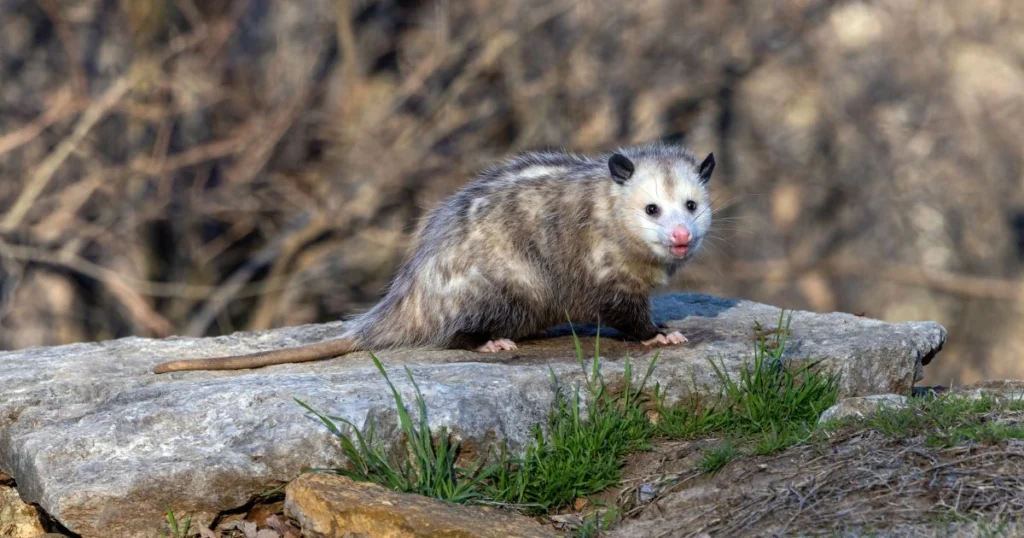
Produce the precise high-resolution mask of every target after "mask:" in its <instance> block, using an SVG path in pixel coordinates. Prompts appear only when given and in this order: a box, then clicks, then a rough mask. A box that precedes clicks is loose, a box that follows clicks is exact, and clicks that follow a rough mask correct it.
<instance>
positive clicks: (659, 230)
mask: <svg viewBox="0 0 1024 538" xmlns="http://www.w3.org/2000/svg"><path fill="white" fill-rule="evenodd" d="M608 169H609V171H610V172H611V176H612V180H613V181H615V183H617V184H618V185H619V188H620V189H621V197H620V207H619V215H618V216H619V218H621V219H623V220H622V224H623V227H624V228H626V229H627V230H628V232H629V233H631V234H632V235H633V236H634V237H635V238H636V239H638V240H639V241H641V242H643V243H644V244H645V245H647V246H648V247H649V248H650V249H651V252H652V253H653V254H654V255H655V256H656V257H657V258H659V259H661V260H663V261H665V262H669V263H670V262H674V261H681V260H685V259H687V258H690V257H691V256H693V255H694V254H695V253H696V252H698V251H699V250H700V247H701V245H702V243H703V241H704V237H705V235H706V234H707V232H708V229H709V228H710V227H711V200H710V198H709V195H708V188H707V184H708V180H710V179H711V173H712V172H713V171H714V169H715V156H714V154H708V156H707V157H706V158H705V159H704V160H703V161H702V162H701V163H700V164H697V163H696V160H695V159H693V158H692V157H691V156H690V155H689V153H686V152H685V150H682V149H679V150H678V151H673V150H672V148H659V151H656V152H649V153H638V154H633V155H630V156H628V157H627V156H626V155H623V154H622V153H615V154H613V155H611V157H609V158H608Z"/></svg>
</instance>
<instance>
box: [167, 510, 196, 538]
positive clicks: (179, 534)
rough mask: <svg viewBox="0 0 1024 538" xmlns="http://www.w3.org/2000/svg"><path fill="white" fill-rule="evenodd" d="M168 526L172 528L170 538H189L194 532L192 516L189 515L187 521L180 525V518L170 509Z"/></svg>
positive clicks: (168, 511)
mask: <svg viewBox="0 0 1024 538" xmlns="http://www.w3.org/2000/svg"><path fill="white" fill-rule="evenodd" d="M167 526H168V527H170V534H169V535H168V536H169V537H170V538H187V537H188V536H189V534H190V531H191V530H192V516H191V515H189V516H188V517H187V518H185V521H184V522H183V523H182V524H181V525H179V524H178V518H177V517H176V516H175V515H174V511H173V510H171V509H170V508H168V509H167Z"/></svg>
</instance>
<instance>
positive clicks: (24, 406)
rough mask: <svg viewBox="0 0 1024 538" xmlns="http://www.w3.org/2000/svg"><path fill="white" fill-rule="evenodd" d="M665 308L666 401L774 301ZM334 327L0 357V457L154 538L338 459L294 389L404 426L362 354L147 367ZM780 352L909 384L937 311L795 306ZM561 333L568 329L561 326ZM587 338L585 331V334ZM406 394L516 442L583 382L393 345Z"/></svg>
mask: <svg viewBox="0 0 1024 538" xmlns="http://www.w3.org/2000/svg"><path fill="white" fill-rule="evenodd" d="M654 307H655V312H656V316H657V317H658V319H659V321H662V322H664V323H665V324H666V325H667V326H669V327H671V328H673V329H678V330H680V331H682V332H683V333H684V334H686V335H687V336H688V337H689V338H690V342H689V343H688V344H685V345H683V346H679V347H674V348H666V349H662V350H661V351H660V359H659V361H658V364H657V367H656V368H655V370H654V375H653V376H652V378H651V381H650V383H651V385H650V386H653V384H654V383H658V384H660V386H661V388H662V390H663V391H664V392H665V395H666V398H667V401H668V402H669V403H671V402H673V401H678V400H680V399H682V398H684V397H686V396H687V395H689V394H693V393H704V394H708V393H716V392H717V387H718V383H717V381H716V378H715V374H714V370H713V368H712V367H711V362H710V361H711V360H714V361H715V362H716V363H718V364H720V365H724V367H725V370H726V372H728V373H729V375H733V376H735V375H736V374H737V373H738V372H739V371H740V370H741V369H742V368H743V367H744V363H745V361H749V360H750V359H751V357H752V355H753V350H754V341H753V338H752V334H753V327H754V325H755V323H759V324H760V325H762V326H765V327H774V326H775V325H776V324H777V322H778V320H779V316H780V310H779V309H777V308H775V307H772V306H768V305H763V304H758V303H753V302H748V301H739V300H733V299H721V298H716V297H711V296H707V295H697V294H683V295H670V296H665V297H660V298H657V299H655V301H654ZM343 327H344V324H343V323H340V322H339V323H330V324H324V325H309V326H302V327H292V328H285V329H278V330H273V331H266V332H262V333H236V334H234V335H230V336H224V337H218V338H168V339H163V340H152V339H144V338H125V339H121V340H115V341H108V342H99V343H92V344H75V345H69V346H60V347H50V348H36V349H26V350H21V351H16V352H9V353H4V354H0V387H3V389H2V393H0V471H3V472H6V473H8V474H10V475H11V476H13V477H14V479H15V480H16V482H17V487H18V491H19V493H20V494H21V497H22V498H23V499H24V500H25V502H29V503H35V504H38V505H39V506H41V507H42V508H43V509H44V510H45V511H46V512H48V513H49V514H50V515H51V516H53V517H54V518H55V519H56V520H57V521H59V522H60V523H61V524H63V525H64V526H65V527H67V528H68V529H70V530H71V531H74V532H77V533H80V534H82V535H83V536H86V537H89V536H123V537H134V536H149V535H152V533H153V531H154V530H155V529H157V528H159V527H160V525H161V524H162V521H163V513H164V512H165V511H166V509H167V508H172V509H173V510H174V511H175V512H176V513H179V514H183V513H190V514H193V516H194V518H195V520H196V521H198V522H209V521H210V520H211V519H212V518H213V517H214V515H215V514H217V513H218V512H221V511H223V510H226V509H230V508H234V507H238V506H241V505H243V504H245V503H246V502H247V500H249V499H250V498H251V497H252V496H253V495H254V494H257V493H260V492H262V491H265V490H266V489H268V488H269V487H272V486H275V485H279V484H281V483H284V482H285V481H288V480H291V479H293V478H295V477H296V476H297V475H298V474H299V473H300V472H301V471H302V470H304V469H308V468H311V467H332V466H339V465H341V464H342V463H343V461H344V458H343V456H342V455H341V451H340V449H339V444H338V442H337V440H336V439H335V438H334V437H332V436H331V435H330V434H329V432H328V431H327V430H326V429H325V428H324V427H323V425H322V424H321V423H319V422H318V421H317V420H315V419H314V418H313V417H312V416H310V415H309V414H308V413H306V412H304V410H303V409H301V408H300V407H299V406H298V405H297V404H296V403H295V402H294V401H293V397H295V398H299V399H301V400H303V401H305V402H307V403H309V404H310V405H312V406H313V407H314V408H315V409H318V410H320V411H323V412H327V413H329V414H331V415H334V416H341V417H345V418H347V419H348V420H351V421H352V422H354V423H355V424H363V423H364V421H365V420H366V418H367V416H369V415H373V416H374V417H375V418H376V420H377V423H378V425H379V427H378V433H380V434H381V435H382V436H383V437H384V438H385V440H387V441H391V442H393V441H394V440H395V439H397V438H398V432H397V431H396V428H395V427H394V425H395V424H396V415H395V413H394V409H393V405H394V403H393V401H392V400H391V397H390V395H389V393H388V392H387V387H386V385H385V383H384V380H383V379H382V378H381V376H380V373H379V372H377V370H376V369H375V368H374V366H373V365H372V363H371V361H370V360H369V355H368V354H366V353H354V354H350V355H347V356H345V357H342V358H338V359H332V360H328V361H322V362H316V363H304V364H293V365H281V366H274V367H269V368H263V369H259V370H250V371H240V372H182V373H175V374H165V375H155V374H153V373H151V372H152V369H153V367H154V366H155V365H156V364H157V363H160V362H163V361H166V360H174V359H185V358H198V357H208V356H219V355H225V354H234V353H244V352H251V351H261V350H267V349H274V348H279V347H286V346H292V345H296V344H302V343H308V342H313V341H318V340H322V339H325V338H330V337H333V336H336V335H338V334H340V333H341V332H342V330H343ZM790 329H791V335H790V339H789V342H788V344H787V346H786V356H787V357H789V358H791V359H792V360H794V361H797V362H800V361H805V360H821V361H822V365H823V366H824V367H825V368H828V369H831V370H834V371H837V372H839V373H840V374H841V376H842V377H841V390H842V392H843V395H844V396H862V395H868V394H887V393H896V394H909V393H910V390H911V387H912V385H913V383H914V382H915V381H917V380H919V379H920V378H921V374H922V366H923V364H927V363H928V361H930V360H931V358H932V357H933V356H934V355H935V353H937V352H938V351H939V349H941V347H942V344H943V342H944V340H945V337H946V331H945V330H944V329H943V328H942V327H941V326H939V325H937V324H935V323H930V322H913V323H899V324H890V323H884V322H881V321H877V320H872V319H866V318H860V317H855V316H852V315H847V314H838V313H833V314H814V313H810V312H793V313H792V325H791V327H790ZM553 334H554V335H559V334H564V331H554V332H553ZM583 341H584V344H585V346H586V347H587V348H588V349H592V345H593V338H584V339H583ZM627 352H628V353H629V354H630V356H632V357H633V360H634V364H635V367H634V376H635V378H636V379H637V380H639V378H640V376H641V375H642V374H643V371H644V370H645V368H646V365H647V364H648V362H649V361H650V359H651V355H652V353H651V351H650V350H647V349H645V348H643V347H641V346H636V345H628V344H626V343H624V342H621V341H614V340H611V339H603V340H602V341H601V355H602V357H603V358H604V362H603V363H602V372H603V374H604V376H605V378H606V380H607V381H608V382H609V383H610V384H611V385H613V386H614V385H615V384H619V385H621V383H622V381H623V375H622V373H623V364H624V361H623V360H622V359H623V357H624V356H625V354H626V353H627ZM379 358H380V359H381V361H383V362H384V364H385V365H386V366H387V367H388V371H389V375H390V377H391V379H392V380H393V381H394V382H395V384H396V385H397V386H398V388H399V390H400V391H402V392H403V395H404V396H405V397H406V398H407V400H411V398H412V387H411V385H410V384H409V383H408V381H407V380H406V379H405V376H404V372H403V370H402V369H401V367H400V366H401V365H408V367H409V369H410V370H411V371H412V373H413V375H414V376H415V378H416V380H417V382H418V383H419V385H420V388H421V390H422V392H423V395H424V398H425V400H426V402H427V405H428V408H429V414H430V417H429V418H430V423H431V424H432V426H434V427H440V426H442V425H444V426H447V427H448V428H449V429H450V430H452V431H453V432H454V433H455V435H456V436H458V437H459V438H460V439H462V440H463V441H464V442H465V445H466V446H468V447H473V446H478V447H479V446H481V444H485V443H490V442H492V441H493V440H495V439H502V438H504V439H508V440H509V441H510V443H511V444H512V445H513V446H520V447H521V446H523V445H524V443H526V442H528V440H529V439H530V429H531V427H532V426H533V425H534V424H538V423H544V422H545V420H546V418H547V414H548V410H549V409H550V406H551V403H552V400H553V391H552V387H551V381H550V372H551V371H553V372H554V373H555V375H556V377H557V379H558V381H559V383H560V384H562V385H563V386H566V387H568V386H571V385H573V384H576V383H579V382H581V381H582V380H583V379H584V378H583V373H582V371H581V369H580V366H579V364H578V363H577V360H576V356H575V352H574V350H573V347H572V343H571V339H570V338H569V337H566V336H556V337H553V338H548V339H543V340H534V341H527V342H522V343H521V345H520V348H519V350H518V351H516V352H504V353H498V354H493V355H488V354H478V353H474V352H470V351H429V350H399V351H393V352H386V353H380V354H379Z"/></svg>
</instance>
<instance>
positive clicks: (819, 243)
mask: <svg viewBox="0 0 1024 538" xmlns="http://www.w3.org/2000/svg"><path fill="white" fill-rule="evenodd" d="M653 140H665V141H671V142H678V143H683V144H686V145H688V146H689V147H691V148H692V149H693V150H694V151H695V152H697V153H698V154H701V155H703V154H706V153H707V152H711V151H713V152H714V153H715V156H716V157H717V160H718V163H719V164H718V168H717V170H716V175H715V177H714V178H713V180H712V190H713V194H714V198H715V201H716V204H715V205H716V207H717V208H718V212H717V222H716V224H715V231H714V235H715V239H714V241H713V242H712V244H711V245H710V246H709V248H708V249H706V250H705V251H704V253H703V257H702V259H701V260H700V261H699V262H698V263H696V264H694V265H693V266H691V267H690V268H688V269H687V270H685V271H684V273H683V274H681V275H679V276H678V277H677V278H676V279H675V280H674V281H673V283H672V288H674V289H678V290H688V291H702V292H709V293H715V294H721V295H726V296H736V297H742V298H747V299H753V300H757V301H764V302H769V303H773V304H776V305H779V306H783V307H787V308H800V309H808V310H815V311H832V310H841V311H846V312H863V313H864V314H866V315H867V316H870V317H876V318H881V319H885V320H890V321H903V320H922V319H928V320H937V321H939V322H941V323H943V324H944V325H945V326H946V327H947V328H948V329H949V343H948V345H947V347H946V349H945V350H944V351H943V352H942V353H941V354H940V355H939V357H938V359H937V360H936V361H935V362H933V363H932V364H931V365H930V366H929V367H928V368H927V369H926V372H927V374H926V375H927V378H926V380H925V382H926V383H941V384H949V383H966V382H971V381H975V380H979V379H991V378H1005V377H1024V361H1022V360H1021V357H1022V356H1024V355H1022V348H1024V332H1021V331H1020V328H1021V327H1022V321H1024V283H1022V282H1024V281H1022V280H1020V279H1019V273H1020V269H1021V266H1022V255H1024V2H1022V1H1020V0H980V1H975V2H965V1H963V0H885V1H833V2H826V1H815V0H773V1H763V0H762V1H754V0H747V1H739V0H737V1H729V2H725V1H707V0H643V1H637V2H618V1H615V0H577V1H561V2H560V1H551V2H539V1H532V0H512V1H506V0H463V1H451V0H436V1H425V2H413V1H401V0H384V1H371V0H362V1H357V0H337V1H331V0H277V1H275V0H120V1H118V0H0V347H2V348H4V349H17V348H23V347H27V346H36V345H53V344H64V343H71V342H80V341H92V340H101V339H109V338H116V337H123V336H128V335H142V336H151V337H161V336H167V335H172V334H181V335H191V336H200V335H216V334H224V333H228V332H232V331H235V330H254V329H265V328H270V327H277V326H283V325H295V324H301V323H308V322H315V321H327V320H334V319H338V318H341V317H344V316H346V315H349V314H351V313H353V312H355V311H358V310H360V309H363V308H366V307H368V306H369V305H371V304H373V303H374V302H375V301H376V300H377V299H378V297H379V296H380V294H381V292H382V290H383V288H384V286H385V285H386V284H387V282H388V280H389V278H390V276H391V275H392V274H393V272H394V271H395V269H396V264H398V263H399V262H400V260H401V259H402V256H403V254H404V253H405V249H406V247H407V245H408V239H409V234H410V232H411V231H412V229H413V227H414V225H415V222H416V221H417V219H419V218H421V217H422V216H423V215H424V213H425V211H427V210H429V209H430V208H432V207H433V206H434V205H435V204H437V203H438V202H439V201H440V200H442V199H443V198H444V197H445V196H447V195H448V194H450V193H452V192H453V191H455V190H456V189H457V188H459V187H460V186H461V185H463V184H465V183H466V182H467V181H469V180H470V178H471V177H472V174H473V173H474V171H476V170H478V169H480V168H481V167H483V166H485V165H487V164H489V163H491V162H493V161H494V160H496V159H500V158H502V157H505V156H507V155H509V154H510V153H513V152H517V151H522V150H527V149H542V148H568V149H572V150H575V151H581V152H591V151H595V152H596V151H605V150H609V149H612V148H614V147H616V146H619V145H628V144H635V143H644V142H649V141H653Z"/></svg>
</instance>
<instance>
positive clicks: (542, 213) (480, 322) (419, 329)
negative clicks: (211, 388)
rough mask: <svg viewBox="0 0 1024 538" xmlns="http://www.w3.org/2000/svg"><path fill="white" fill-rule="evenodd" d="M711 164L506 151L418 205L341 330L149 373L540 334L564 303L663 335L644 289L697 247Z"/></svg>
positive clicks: (560, 314)
mask: <svg viewBox="0 0 1024 538" xmlns="http://www.w3.org/2000/svg"><path fill="white" fill-rule="evenodd" d="M714 166H715V162H714V156H713V155H708V156H707V158H705V159H704V160H703V161H701V162H700V163H698V162H697V159H695V158H694V156H693V154H691V153H690V152H689V151H688V150H686V149H684V148H682V147H679V146H670V145H661V144H653V145H646V146H641V147H634V148H624V149H620V150H619V151H618V152H615V153H608V154H604V155H598V156H593V157H588V156H581V155H574V154H571V153H564V152H531V153H525V154H523V155H520V156H518V157H514V158H512V159H510V160H508V161H506V162H504V163H502V164H499V165H497V166H493V167H491V168H488V169H487V170H485V171H483V172H482V173H480V175H479V176H478V177H477V178H476V179H475V180H474V181H472V182H471V183H469V184H468V185H466V187H465V188H463V189H461V190H460V191H459V192H457V193H455V194H454V195H453V196H452V197H451V198H449V199H448V200H446V201H445V202H444V203H442V204H441V205H440V206H439V207H437V208H436V209H434V210H433V211H432V212H431V213H430V214H429V215H428V216H427V218H426V219H425V220H424V222H423V225H422V226H421V227H420V229H419V230H418V232H417V233H416V237H415V240H414V243H413V246H412V249H411V251H410V253H409V255H408V257H407V259H406V261H405V263H404V264H403V266H402V267H401V269H400V270H399V271H398V274H397V275H396V276H395V278H394V280H393V282H392V283H391V285H390V287H389V289H388V292H387V295H385V297H384V298H383V299H382V300H381V301H380V303H378V304H377V305H376V306H374V307H373V308H371V309H370V310H369V311H367V312H365V313H363V314H361V315H358V316H356V317H355V318H354V319H353V320H352V325H351V328H350V329H349V330H348V331H347V332H346V334H345V335H343V336H342V337H341V338H339V339H336V340H330V341H327V342H321V343H317V344H310V345H306V346H299V347H294V348H286V349H278V350H273V351H267V352H260V353H254V354H250V355H241V356H234V357H220V358H213V359H194V360H187V361H175V362H169V363H164V364H161V365H158V366H157V367H156V369H155V371H156V372H157V373H164V372H172V371H179V370H210V369H239V368H255V367H259V366H267V365H271V364H282V363H287V362H301V361H309V360H318V359H322V358H328V357H333V356H337V355H340V354H344V353H348V352H351V351H356V350H361V349H362V350H371V351H372V350H382V349H389V348H395V347H442V348H454V347H468V348H475V347H477V346H480V345H481V344H483V343H485V342H488V341H490V340H499V339H511V340H515V339H518V338H523V337H525V336H530V335H535V334H538V333H540V332H541V331H543V330H545V329H548V328H551V327H553V326H555V325H558V324H560V323H562V322H564V321H566V315H567V314H568V316H569V318H570V319H571V320H572V321H574V322H599V323H601V324H602V325H604V326H610V327H612V328H614V329H617V330H618V331H620V332H621V333H622V334H623V335H625V336H626V337H627V338H633V339H637V340H650V339H651V338H652V337H656V336H658V335H659V334H660V333H659V331H658V327H656V326H655V324H654V322H653V320H652V318H651V312H650V306H649V301H648V298H649V294H650V293H651V291H652V290H653V288H654V287H655V286H656V285H658V284H663V283H665V282H666V281H667V279H668V277H669V276H671V275H672V274H673V273H674V272H675V271H676V270H678V269H679V268H680V267H681V266H682V265H683V264H684V263H685V262H686V261H687V260H688V259H689V258H690V257H691V256H692V255H693V254H694V253H696V252H697V251H698V250H700V247H701V245H702V243H703V240H704V236H705V234H706V233H707V231H708V227H709V226H710V225H711V204H710V201H709V199H708V191H707V182H708V180H709V179H710V177H711V172H712V171H713V170H714ZM652 205H653V206H656V208H657V211H656V212H655V215H653V216H652V214H650V213H647V210H648V209H649V207H650V206H652ZM678 227H683V228H685V229H686V230H688V233H689V234H690V235H689V237H690V238H691V239H690V240H689V242H688V248H684V252H683V254H680V255H674V254H673V253H672V251H670V249H669V247H670V246H672V245H675V246H676V247H677V248H679V247H678V245H676V243H672V244H671V245H670V244H669V242H670V239H669V238H670V234H671V231H672V230H673V229H677V228H678ZM677 233H678V232H677ZM669 336H670V337H671V336H672V335H669ZM683 340H684V338H683V337H682V336H681V335H676V337H675V339H674V340H673V343H678V342H680V341H683ZM505 349H507V348H505Z"/></svg>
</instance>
